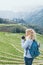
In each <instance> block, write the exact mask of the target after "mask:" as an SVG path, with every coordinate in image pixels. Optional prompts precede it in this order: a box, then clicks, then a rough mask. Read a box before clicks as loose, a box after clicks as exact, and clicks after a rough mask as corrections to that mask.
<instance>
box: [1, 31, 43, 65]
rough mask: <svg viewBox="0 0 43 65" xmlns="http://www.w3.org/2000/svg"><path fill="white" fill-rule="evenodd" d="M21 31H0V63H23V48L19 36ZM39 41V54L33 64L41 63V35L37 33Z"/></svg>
mask: <svg viewBox="0 0 43 65" xmlns="http://www.w3.org/2000/svg"><path fill="white" fill-rule="evenodd" d="M22 35H24V34H23V33H7V32H0V64H3V65H6V64H14V65H24V60H23V49H22V47H21V36H22ZM37 41H38V42H39V43H40V52H41V54H40V56H39V57H37V58H36V59H35V60H34V62H33V65H35V64H36V65H43V35H40V34H37Z"/></svg>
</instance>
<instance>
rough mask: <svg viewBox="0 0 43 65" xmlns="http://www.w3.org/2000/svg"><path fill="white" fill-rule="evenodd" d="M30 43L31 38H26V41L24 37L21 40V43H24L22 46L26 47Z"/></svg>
mask: <svg viewBox="0 0 43 65" xmlns="http://www.w3.org/2000/svg"><path fill="white" fill-rule="evenodd" d="M30 43H31V41H30V40H26V41H25V40H24V39H22V40H21V45H22V48H24V49H26V48H27V47H28V46H29V44H30Z"/></svg>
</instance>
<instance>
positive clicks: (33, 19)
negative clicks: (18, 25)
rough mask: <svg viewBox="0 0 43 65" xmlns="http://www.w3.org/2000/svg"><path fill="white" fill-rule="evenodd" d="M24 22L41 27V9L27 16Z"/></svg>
mask: <svg viewBox="0 0 43 65" xmlns="http://www.w3.org/2000/svg"><path fill="white" fill-rule="evenodd" d="M24 20H25V21H26V22H27V23H28V24H33V25H38V26H41V27H43V9H39V10H36V11H34V12H31V13H30V14H29V15H27V16H26V17H25V18H24Z"/></svg>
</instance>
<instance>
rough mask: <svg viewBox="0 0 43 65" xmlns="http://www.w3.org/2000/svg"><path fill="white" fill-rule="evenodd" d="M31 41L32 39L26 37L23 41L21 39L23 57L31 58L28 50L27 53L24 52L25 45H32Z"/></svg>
mask: <svg viewBox="0 0 43 65" xmlns="http://www.w3.org/2000/svg"><path fill="white" fill-rule="evenodd" d="M32 42H33V40H31V39H26V41H25V40H24V39H22V40H21V46H22V48H23V49H24V57H27V58H32V57H31V55H30V52H29V50H28V52H27V54H26V48H27V47H29V48H30V47H31V45H32Z"/></svg>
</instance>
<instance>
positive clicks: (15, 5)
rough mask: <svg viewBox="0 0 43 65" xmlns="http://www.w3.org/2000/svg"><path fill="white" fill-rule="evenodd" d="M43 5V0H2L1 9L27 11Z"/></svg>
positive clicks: (0, 1) (0, 2)
mask: <svg viewBox="0 0 43 65" xmlns="http://www.w3.org/2000/svg"><path fill="white" fill-rule="evenodd" d="M40 6H43V0H0V11H1V10H7V11H14V12H20V11H27V10H32V9H35V8H37V7H40Z"/></svg>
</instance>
